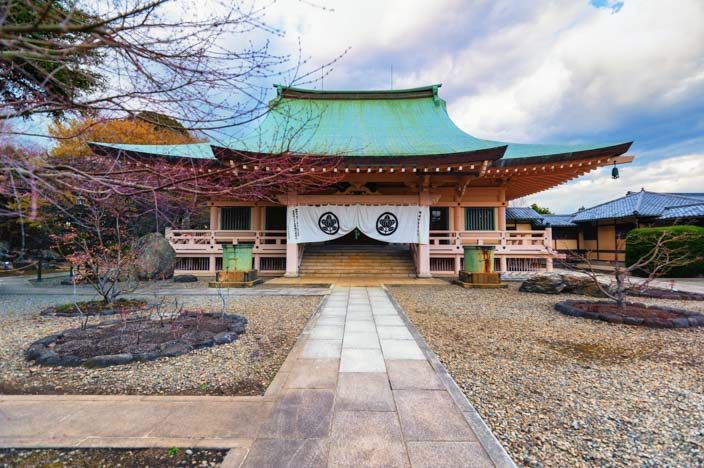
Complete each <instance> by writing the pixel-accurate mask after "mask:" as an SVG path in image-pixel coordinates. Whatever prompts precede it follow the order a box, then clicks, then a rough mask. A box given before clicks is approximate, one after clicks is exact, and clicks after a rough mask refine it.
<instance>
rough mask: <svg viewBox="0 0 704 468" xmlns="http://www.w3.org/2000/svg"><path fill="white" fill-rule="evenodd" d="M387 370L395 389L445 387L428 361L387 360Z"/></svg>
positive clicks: (433, 388)
mask: <svg viewBox="0 0 704 468" xmlns="http://www.w3.org/2000/svg"><path fill="white" fill-rule="evenodd" d="M386 372H387V373H388V376H389V382H390V383H391V388H393V389H394V390H442V389H444V388H445V387H444V386H443V384H442V381H441V380H440V378H439V377H438V376H437V374H436V373H435V371H434V370H433V368H432V367H430V365H429V364H428V362H427V361H420V360H389V359H387V360H386Z"/></svg>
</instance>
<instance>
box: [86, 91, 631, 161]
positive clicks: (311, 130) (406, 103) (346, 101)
mask: <svg viewBox="0 0 704 468" xmlns="http://www.w3.org/2000/svg"><path fill="white" fill-rule="evenodd" d="M440 86H441V85H439V84H437V85H432V86H424V87H421V88H412V89H402V90H383V91H321V90H310V89H299V88H292V87H284V86H276V88H277V97H276V98H275V99H274V100H273V101H272V102H271V103H270V111H269V112H268V113H267V115H266V117H265V118H264V120H263V121H262V122H261V124H260V125H259V127H257V128H256V129H255V130H254V131H252V132H251V133H250V134H248V135H247V136H246V137H245V138H242V139H232V140H230V141H227V142H224V143H217V144H216V143H212V144H210V145H208V144H207V143H206V144H192V145H164V146H161V145H118V144H103V143H95V144H94V148H96V149H97V150H98V151H99V152H105V151H107V152H109V151H110V149H113V150H123V151H129V152H132V153H141V154H153V155H164V156H180V157H187V158H196V159H204V158H205V159H211V158H212V159H214V158H216V157H227V155H228V154H230V153H236V152H247V153H258V154H279V153H282V152H291V153H300V154H306V155H321V156H323V155H324V156H343V157H345V158H346V159H350V160H354V161H356V162H359V163H362V162H364V163H367V162H372V161H373V162H375V163H390V164H394V163H397V162H404V163H405V162H412V161H414V160H418V159H419V158H420V159H422V160H425V161H427V160H430V159H432V160H433V161H440V160H442V161H443V162H445V163H448V162H463V161H467V162H469V161H479V160H494V161H496V160H501V161H497V162H496V164H495V166H498V167H503V166H507V165H512V164H516V163H525V162H528V161H530V162H536V163H539V162H546V161H556V160H569V159H576V158H579V157H582V156H584V157H592V156H594V157H598V156H617V155H620V154H623V153H625V152H626V151H627V150H628V148H629V146H630V142H625V143H616V144H591V145H533V144H517V143H506V142H501V141H493V140H484V139H480V138H476V137H474V136H472V135H470V134H468V133H465V132H464V131H462V130H461V129H459V128H458V127H457V126H456V125H455V123H454V122H453V121H452V119H450V116H449V115H448V113H447V107H446V103H445V101H444V100H442V99H441V98H440V97H439V96H438V89H439V88H440ZM546 157H547V158H546ZM533 158H542V159H533ZM509 160H511V161H509Z"/></svg>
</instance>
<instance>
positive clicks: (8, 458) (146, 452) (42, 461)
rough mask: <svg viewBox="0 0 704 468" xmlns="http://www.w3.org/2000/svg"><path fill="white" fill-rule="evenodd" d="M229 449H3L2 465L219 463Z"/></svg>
mask: <svg viewBox="0 0 704 468" xmlns="http://www.w3.org/2000/svg"><path fill="white" fill-rule="evenodd" d="M226 453H227V451H226V450H203V449H182V448H175V447H174V448H170V449H166V448H149V449H112V448H111V449H107V448H105V449H103V448H101V449H0V466H26V467H52V468H53V467H74V466H81V467H89V466H93V467H103V466H104V467H118V466H125V467H130V466H199V467H203V466H208V467H210V466H218V465H219V464H220V463H221V462H222V460H223V458H225V454H226Z"/></svg>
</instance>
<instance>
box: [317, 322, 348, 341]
mask: <svg viewBox="0 0 704 468" xmlns="http://www.w3.org/2000/svg"><path fill="white" fill-rule="evenodd" d="M344 332H345V327H344V326H343V325H315V326H314V327H313V328H312V329H311V330H310V337H311V339H314V340H341V339H342V335H343V334H344Z"/></svg>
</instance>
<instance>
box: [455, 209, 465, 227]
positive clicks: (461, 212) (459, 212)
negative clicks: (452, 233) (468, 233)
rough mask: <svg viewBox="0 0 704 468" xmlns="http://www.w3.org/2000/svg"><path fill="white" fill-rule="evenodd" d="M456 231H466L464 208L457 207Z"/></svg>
mask: <svg viewBox="0 0 704 468" xmlns="http://www.w3.org/2000/svg"><path fill="white" fill-rule="evenodd" d="M455 229H456V230H457V231H464V207H462V206H458V207H455Z"/></svg>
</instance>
